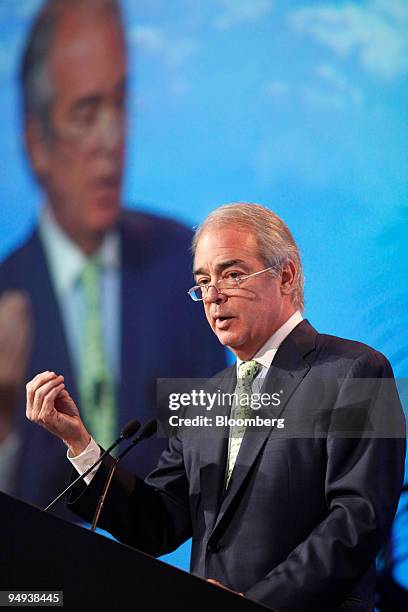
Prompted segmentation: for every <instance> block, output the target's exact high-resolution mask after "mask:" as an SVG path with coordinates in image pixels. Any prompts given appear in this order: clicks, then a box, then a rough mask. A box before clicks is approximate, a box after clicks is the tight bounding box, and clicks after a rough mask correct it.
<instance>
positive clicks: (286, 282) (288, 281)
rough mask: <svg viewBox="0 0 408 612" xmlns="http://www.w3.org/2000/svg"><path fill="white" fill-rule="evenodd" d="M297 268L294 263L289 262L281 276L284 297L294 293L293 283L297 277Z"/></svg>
mask: <svg viewBox="0 0 408 612" xmlns="http://www.w3.org/2000/svg"><path fill="white" fill-rule="evenodd" d="M296 273H297V272H296V267H295V264H294V263H293V261H289V262H288V263H287V264H286V265H285V267H284V268H283V270H282V276H281V279H282V280H281V292H282V294H284V295H288V294H289V293H291V292H292V289H293V283H294V281H295V277H296Z"/></svg>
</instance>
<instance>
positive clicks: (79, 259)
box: [39, 204, 120, 296]
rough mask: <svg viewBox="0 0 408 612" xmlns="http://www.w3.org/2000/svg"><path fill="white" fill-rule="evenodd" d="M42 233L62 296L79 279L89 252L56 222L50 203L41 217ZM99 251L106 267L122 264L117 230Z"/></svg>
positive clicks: (108, 234)
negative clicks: (84, 250) (85, 251)
mask: <svg viewBox="0 0 408 612" xmlns="http://www.w3.org/2000/svg"><path fill="white" fill-rule="evenodd" d="M39 233H40V238H41V241H42V243H43V245H44V249H45V253H46V257H47V262H48V265H49V268H50V273H51V278H52V281H53V285H54V287H55V289H56V292H57V295H58V296H61V295H63V294H64V293H65V292H66V291H69V289H71V288H72V287H73V285H74V284H75V283H76V281H77V280H78V278H79V275H80V274H81V272H82V268H83V266H84V264H85V261H86V255H85V253H84V252H83V251H81V249H80V248H79V247H78V246H77V245H76V244H75V243H74V242H73V241H72V240H71V239H70V238H69V237H68V236H67V234H66V233H65V232H64V231H63V229H62V228H61V226H60V225H59V224H58V223H57V221H56V219H55V217H54V215H53V212H52V210H51V207H50V206H49V205H48V204H47V205H45V206H44V209H43V211H42V214H41V217H40V220H39ZM98 254H99V258H100V261H101V264H102V268H103V269H107V268H118V267H119V264H120V249H119V235H118V232H117V231H116V230H112V231H110V232H108V233H107V234H106V236H105V237H104V239H103V241H102V244H101V246H100V247H99V250H98Z"/></svg>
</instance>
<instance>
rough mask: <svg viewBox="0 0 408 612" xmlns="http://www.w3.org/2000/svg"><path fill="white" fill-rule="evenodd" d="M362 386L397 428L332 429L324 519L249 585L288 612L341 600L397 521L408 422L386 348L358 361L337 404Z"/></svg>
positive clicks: (377, 413)
mask: <svg viewBox="0 0 408 612" xmlns="http://www.w3.org/2000/svg"><path fill="white" fill-rule="evenodd" d="M360 381H364V382H365V384H362V385H361V386H360V385H359V383H360ZM382 383H384V384H382ZM356 389H359V391H358V395H359V397H358V402H359V405H361V399H362V398H361V394H362V393H363V394H364V395H365V399H366V401H367V402H368V403H369V404H370V406H371V409H372V410H370V413H372V414H373V415H374V417H375V418H374V420H375V426H376V427H377V428H380V427H381V426H382V425H384V426H388V427H389V422H390V420H391V421H392V423H393V426H392V430H391V429H390V428H389V433H388V434H386V435H390V436H391V434H394V435H393V437H384V436H383V437H381V435H382V433H381V431H380V430H379V429H377V430H376V431H374V436H373V435H368V436H361V435H360V436H358V437H357V436H349V437H345V436H344V434H343V435H339V432H338V431H337V432H332V433H329V434H328V437H327V445H326V449H327V467H326V484H325V497H326V503H327V516H326V518H325V519H324V520H323V521H322V522H321V523H320V524H318V525H317V526H316V528H315V529H314V530H313V531H312V532H311V533H310V535H309V536H308V537H307V538H306V539H305V540H304V541H303V542H302V543H301V544H299V545H298V546H297V547H296V548H295V549H294V550H293V551H292V552H291V553H290V555H289V556H288V557H287V558H286V559H285V561H284V562H282V563H281V564H279V565H278V566H276V567H275V568H273V569H272V570H271V571H270V572H269V573H267V574H266V575H265V576H264V578H263V579H262V580H260V581H259V582H258V583H257V584H255V585H254V586H253V587H251V588H250V589H249V590H248V591H247V592H246V596H247V597H249V598H251V599H254V600H255V601H258V602H260V603H265V604H267V605H270V606H273V607H275V608H278V609H279V610H281V611H282V612H295V611H296V610H299V606H300V605H301V606H302V611H304V612H306V611H309V610H310V611H311V610H314V609H322V608H321V606H323V608H324V606H325V605H327V606H329V605H333V604H336V603H339V602H341V601H342V600H343V599H344V598H345V597H346V596H347V594H348V593H349V592H350V591H351V590H352V589H353V587H354V585H355V583H356V582H357V580H358V579H360V578H361V577H362V576H363V575H364V573H365V572H366V571H367V570H368V569H369V567H370V565H371V564H373V562H374V561H375V557H376V555H377V554H378V552H379V550H380V548H381V546H382V545H383V544H384V543H385V541H386V538H387V535H388V533H389V530H390V527H391V524H392V520H393V517H394V514H395V511H396V508H397V503H398V499H399V495H400V492H401V487H402V482H403V470H404V456H405V421H404V416H403V412H402V410H401V404H400V401H399V398H398V393H397V391H396V387H395V381H394V379H393V374H392V370H391V367H390V365H389V364H388V362H387V361H386V359H385V358H384V357H383V356H382V355H380V354H379V353H375V352H374V351H373V352H372V353H371V354H368V355H364V356H363V357H362V358H360V359H358V360H356V361H355V362H354V364H353V366H352V368H351V369H350V371H349V374H348V376H347V379H345V380H344V381H343V383H342V386H341V389H340V392H339V395H338V402H336V407H344V406H345V405H348V406H350V405H353V404H355V402H354V401H353V398H354V400H355V399H356V398H355V393H356ZM362 390H363V391H362ZM367 394H371V395H370V397H367ZM333 413H334V415H335V413H336V408H335V410H333ZM371 424H372V423H371ZM377 434H378V437H375V436H376V435H377Z"/></svg>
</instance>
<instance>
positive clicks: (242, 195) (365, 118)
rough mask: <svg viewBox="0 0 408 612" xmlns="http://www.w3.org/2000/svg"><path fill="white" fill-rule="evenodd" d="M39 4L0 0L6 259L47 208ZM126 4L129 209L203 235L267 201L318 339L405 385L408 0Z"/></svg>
mask: <svg viewBox="0 0 408 612" xmlns="http://www.w3.org/2000/svg"><path fill="white" fill-rule="evenodd" d="M40 4H41V3H40V1H39V0H18V2H17V1H16V0H0V34H1V35H0V133H1V139H0V160H1V165H0V181H1V182H0V184H1V204H0V259H2V258H3V257H4V256H5V255H6V254H7V253H8V252H10V250H11V249H13V248H14V247H15V246H16V245H18V244H19V243H20V242H21V240H22V239H23V238H24V237H25V235H26V234H27V232H28V231H29V229H30V227H31V226H32V223H33V220H34V219H35V216H36V214H37V212H38V207H39V205H40V204H41V194H40V192H39V191H38V189H37V187H36V185H35V183H34V181H33V179H32V177H31V175H30V172H29V170H28V166H27V163H26V159H25V156H24V151H23V142H22V137H21V129H20V128H21V124H20V120H21V117H20V112H19V108H20V105H19V89H18V83H17V78H16V75H17V71H18V62H19V57H20V52H21V49H22V45H23V42H24V39H25V36H26V33H27V29H28V27H29V24H30V21H31V19H32V17H33V15H34V14H35V12H36V10H37V8H38V7H39V5H40ZM122 4H123V10H124V14H125V21H126V29H127V36H128V43H129V56H130V101H129V137H128V157H127V160H128V161H127V168H126V178H125V184H124V194H123V200H124V202H126V203H127V205H129V206H132V205H135V203H139V205H140V203H142V204H141V205H142V206H143V207H144V208H147V209H150V210H153V211H155V212H159V213H163V214H166V215H172V216H174V217H176V218H178V219H179V220H181V221H183V222H185V223H187V224H188V225H190V226H192V225H195V224H197V223H198V222H200V221H201V220H202V219H203V218H204V217H205V215H206V214H207V213H208V212H209V211H210V210H212V209H213V208H214V207H216V206H217V205H218V204H221V203H225V202H229V201H233V200H247V201H257V202H260V203H263V204H265V205H267V206H269V207H270V208H272V209H273V210H274V211H275V212H277V213H278V214H279V215H280V216H281V217H282V218H283V219H284V220H285V221H286V222H287V223H288V225H289V227H290V228H291V229H292V231H293V233H294V236H295V238H296V240H297V241H298V243H299V245H300V248H301V251H302V255H303V261H304V268H305V277H306V285H305V291H306V313H305V314H306V316H307V317H308V318H309V319H310V320H311V321H312V323H313V324H314V325H315V326H316V327H317V328H318V329H319V330H320V331H322V332H326V333H333V334H336V335H340V336H346V337H350V338H353V339H357V340H360V341H363V342H366V343H367V344H370V345H372V346H374V347H375V348H377V349H379V350H380V351H382V352H384V353H385V354H386V355H387V357H388V358H389V359H390V361H391V363H392V365H393V367H394V371H395V374H396V376H397V377H398V378H400V379H404V377H406V376H407V369H408V347H407V332H406V330H407V327H408V314H407V313H408V310H407V301H408V274H407V269H408V265H407V264H408V256H407V248H406V244H407V238H408V232H407V230H408V186H407V179H408V156H407V143H408V126H407V112H406V111H407V108H408V100H407V98H408V96H407V93H408V87H407V75H408V2H407V1H406V0H365V1H358V2H357V1H351V0H349V1H348V2H342V1H337V2H334V1H322V2H317V1H313V0H309V1H306V0H285V1H283V0H280V1H279V0H172V1H171V2H168V0H137V1H135V0H128V1H125V2H123V3H122ZM399 385H400V387H401V389H402V393H403V395H404V396H406V395H407V391H406V389H407V385H406V384H405V385H404V380H400V381H399ZM405 505H406V503H405ZM394 533H395V536H394V539H395V554H396V557H398V558H399V557H403V556H404V555H408V537H407V536H408V521H407V519H406V517H405V516H404V515H403V513H402V512H400V513H399V516H398V517H397V521H396V529H395V530H394ZM187 548H188V547H187ZM187 556H188V551H187V552H186V549H183V551H182V552H181V553H179V554H178V555H176V556H174V555H173V556H172V557H171V560H172V561H173V562H176V563H178V564H181V565H182V566H183V567H186V558H187ZM396 577H397V578H398V580H400V581H401V582H403V583H405V585H408V564H407V563H405V564H404V563H402V562H397V563H396Z"/></svg>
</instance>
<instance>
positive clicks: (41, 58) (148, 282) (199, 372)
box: [0, 0, 225, 505]
mask: <svg viewBox="0 0 408 612" xmlns="http://www.w3.org/2000/svg"><path fill="white" fill-rule="evenodd" d="M21 79H22V92H23V107H24V125H25V138H26V145H27V151H28V156H29V160H30V162H31V166H32V168H33V171H34V174H35V176H36V178H37V179H38V182H39V184H40V186H41V187H42V189H43V191H44V194H45V204H44V206H43V209H42V212H41V214H40V218H39V221H38V224H37V225H36V227H35V229H34V231H33V233H32V235H31V236H30V237H29V238H28V239H27V241H26V242H25V243H24V244H23V245H22V246H21V247H20V248H18V249H17V250H16V251H15V252H13V253H12V254H11V255H10V256H9V257H8V258H7V259H6V260H5V261H4V262H3V263H2V265H1V266H0V402H1V406H0V464H1V468H0V481H1V479H2V476H3V486H4V488H6V489H8V490H9V491H10V492H12V493H14V494H16V495H18V496H20V497H22V498H23V499H25V500H28V501H32V502H35V503H37V504H41V505H43V504H45V503H47V502H48V501H49V500H50V498H51V497H53V496H54V494H55V493H56V492H57V491H58V490H59V489H61V487H63V486H64V485H65V482H66V479H67V478H68V476H69V471H67V466H66V461H65V458H64V456H63V453H62V452H61V447H60V445H59V444H58V443H56V441H55V440H53V439H52V438H51V437H50V436H48V435H44V434H45V432H42V431H40V430H39V429H38V428H36V427H32V426H31V425H30V424H29V423H28V422H27V420H26V419H25V418H24V410H23V405H24V404H23V402H20V409H18V401H19V398H20V399H21V400H22V399H23V398H22V397H21V396H22V395H23V388H24V382H25V381H26V380H28V379H30V378H32V377H33V376H34V374H35V373H36V372H38V371H40V370H47V369H48V370H49V369H51V368H56V369H58V371H59V372H61V373H63V374H64V376H65V379H66V381H67V385H68V386H69V388H70V390H71V392H72V395H73V397H74V398H75V400H76V401H77V402H78V403H79V405H80V406H81V411H82V414H83V417H84V419H85V421H86V423H87V426H88V428H89V429H90V431H92V432H93V434H94V435H95V436H96V437H98V439H100V437H101V436H102V438H104V442H103V443H104V444H108V443H109V441H110V440H112V439H114V438H115V437H116V434H117V432H118V431H119V429H120V428H121V427H122V426H123V425H124V423H126V422H127V421H128V420H129V419H130V418H135V417H137V418H139V419H140V420H142V421H143V420H145V419H146V418H147V417H149V416H150V417H151V416H152V415H154V414H155V408H154V406H155V403H156V398H155V380H156V378H157V377H163V376H186V375H187V376H207V375H209V374H210V373H214V372H216V371H217V370H218V369H220V367H223V366H224V365H225V357H224V352H223V351H222V350H221V348H220V347H219V346H217V343H216V341H215V340H214V338H213V337H212V334H211V332H210V331H209V330H208V329H207V326H206V325H205V323H204V322H203V321H202V317H200V315H199V313H198V312H197V311H196V310H195V308H194V304H189V303H187V300H183V299H181V298H182V295H183V293H184V292H185V287H186V286H188V284H189V282H190V280H189V279H190V278H191V269H190V268H191V263H190V258H189V256H188V248H189V245H190V242H191V232H190V231H189V230H188V229H187V228H185V227H183V226H182V225H180V224H178V223H176V222H175V221H173V220H170V219H165V218H161V217H157V216H153V215H149V214H145V213H143V212H130V211H125V210H123V209H122V208H121V186H122V174H123V165H124V154H125V127H126V82H127V72H126V49H125V39H124V31H123V25H122V22H121V16H120V12H119V5H118V3H117V2H116V1H115V0H108V1H106V0H86V1H84V0H80V1H79V0H49V1H47V2H46V3H45V5H44V6H43V8H42V10H41V11H40V13H39V15H38V16H37V17H36V19H35V20H34V23H33V25H32V29H31V32H30V34H29V37H28V40H27V44H26V48H25V51H24V54H23V61H22V70H21ZM197 346H199V347H200V350H199V351H198V350H197ZM175 347H177V349H176V351H175V350H174V349H175ZM27 425H28V426H27ZM98 431H99V433H98ZM162 449H163V444H161V443H159V441H156V442H153V441H152V442H151V443H149V445H148V447H147V448H145V449H143V453H142V452H140V454H139V456H138V459H137V461H138V464H139V465H140V467H141V470H142V473H145V474H147V473H148V472H149V471H150V470H151V469H152V468H153V467H154V466H155V465H156V463H157V459H158V457H159V455H160V452H161V450H162ZM135 459H136V457H133V458H132V459H130V461H134V460H135ZM139 462H140V463H139ZM3 468H4V469H3ZM0 487H1V482H0Z"/></svg>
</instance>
